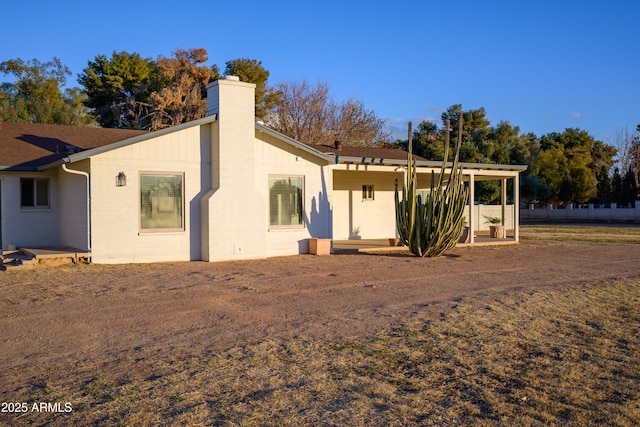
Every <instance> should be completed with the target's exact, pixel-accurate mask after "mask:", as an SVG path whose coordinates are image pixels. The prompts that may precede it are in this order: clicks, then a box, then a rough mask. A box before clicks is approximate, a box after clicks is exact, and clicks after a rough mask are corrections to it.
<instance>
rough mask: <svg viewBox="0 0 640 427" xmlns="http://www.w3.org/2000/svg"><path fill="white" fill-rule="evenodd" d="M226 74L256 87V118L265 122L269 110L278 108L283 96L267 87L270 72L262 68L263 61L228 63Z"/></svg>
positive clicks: (234, 60) (237, 60) (241, 60)
mask: <svg viewBox="0 0 640 427" xmlns="http://www.w3.org/2000/svg"><path fill="white" fill-rule="evenodd" d="M224 74H225V75H227V76H238V77H239V78H240V81H243V82H248V83H254V84H255V85H256V117H258V118H259V119H262V120H264V118H265V116H266V115H267V113H268V112H269V110H272V109H273V108H274V107H275V106H276V103H277V102H278V99H279V98H280V96H281V95H280V93H278V92H277V91H276V90H274V88H271V87H268V86H267V81H268V80H269V71H267V70H266V69H265V68H264V67H263V66H262V62H261V61H257V60H255V59H249V58H238V59H233V60H231V61H227V62H226V68H225V70H224Z"/></svg>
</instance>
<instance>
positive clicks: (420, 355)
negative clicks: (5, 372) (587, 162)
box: [0, 279, 640, 426]
mask: <svg viewBox="0 0 640 427" xmlns="http://www.w3.org/2000/svg"><path fill="white" fill-rule="evenodd" d="M443 310H445V311H443V313H442V314H441V315H440V319H439V320H438V321H435V322H431V323H428V324H408V325H405V327H403V328H401V329H398V330H396V331H395V333H393V334H391V335H381V336H378V337H377V338H375V339H373V340H368V341H362V342H358V341H356V342H347V343H341V344H336V343H329V342H316V341H306V340H287V341H274V340H268V339H267V340H265V341H264V342H263V343H261V344H259V345H254V346H246V347H237V348H233V349H231V350H229V351H227V352H224V353H220V354H208V355H201V356H194V355H187V354H171V355H170V356H168V357H166V356H165V357H162V358H160V357H159V358H157V359H155V360H149V359H145V360H144V361H142V362H141V366H140V370H141V371H143V372H149V375H148V376H146V378H144V379H138V380H130V379H128V378H111V377H110V376H109V373H108V372H103V373H102V374H96V376H95V377H94V378H92V379H91V380H89V381H84V382H77V381H75V380H74V378H72V377H71V378H68V380H67V381H66V382H61V383H57V384H54V383H50V382H46V381H44V382H34V383H32V384H30V385H29V390H22V391H21V392H22V394H21V398H20V399H22V400H23V399H28V400H29V401H49V402H56V401H58V402H67V401H68V402H72V403H73V408H74V410H73V412H72V413H71V414H55V415H46V414H33V413H28V414H25V415H23V416H20V417H17V416H15V415H12V416H11V417H8V416H7V414H1V415H0V423H4V424H3V425H20V424H22V425H30V424H36V425H37V424H39V423H42V425H44V424H47V425H71V424H75V425H120V426H129V425H131V426H133V425H230V426H263V425H285V426H287V425H291V426H294V425H295V426H300V425H351V426H360V425H362V426H364V425H385V426H393V425H469V424H471V425H576V426H578V425H579V426H582V425H593V424H604V425H620V426H634V425H640V403H639V402H640V389H639V387H638V384H639V383H640V372H639V371H638V369H637V361H638V360H640V279H636V280H623V281H614V282H602V283H593V284H588V285H583V286H579V287H571V288H566V289H560V290H554V291H544V292H543V291H539V292H531V293H517V294H506V295H501V296H499V297H495V296H494V297H483V298H477V299H474V300H469V301H464V302H463V301H459V302H457V303H452V304H450V305H448V306H447V307H445V308H443ZM142 365H144V366H142ZM84 368H85V370H86V369H91V368H92V367H84ZM95 372H101V371H100V368H99V367H95Z"/></svg>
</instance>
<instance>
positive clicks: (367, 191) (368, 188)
mask: <svg viewBox="0 0 640 427" xmlns="http://www.w3.org/2000/svg"><path fill="white" fill-rule="evenodd" d="M373 194H374V193H373V185H363V186H362V200H373Z"/></svg>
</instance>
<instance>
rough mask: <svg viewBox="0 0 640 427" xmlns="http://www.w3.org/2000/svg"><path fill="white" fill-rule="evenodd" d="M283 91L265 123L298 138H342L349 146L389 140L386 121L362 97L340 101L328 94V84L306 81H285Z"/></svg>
mask: <svg viewBox="0 0 640 427" xmlns="http://www.w3.org/2000/svg"><path fill="white" fill-rule="evenodd" d="M275 90H276V91H277V92H278V93H279V94H280V96H279V98H278V100H277V102H276V103H275V107H274V108H273V109H272V110H271V111H270V112H269V113H268V114H267V116H266V117H265V123H266V124H267V125H268V126H270V127H271V128H273V129H275V130H276V131H278V132H281V133H283V134H285V135H287V136H289V137H291V138H293V139H297V140H298V141H301V142H304V143H307V144H314V145H332V144H333V143H334V141H336V140H339V141H341V142H342V143H344V144H345V145H350V146H377V145H380V144H382V143H383V142H384V141H386V140H388V138H389V135H388V134H387V133H385V132H384V130H383V127H384V121H383V120H382V119H380V118H378V117H377V116H376V115H375V113H374V112H373V111H371V110H367V109H366V108H365V107H364V104H362V103H361V102H360V101H357V100H353V99H352V100H349V101H346V102H344V103H342V104H337V103H336V102H335V101H334V100H333V99H332V98H331V97H330V95H329V85H328V84H327V83H323V82H319V83H318V84H317V85H316V86H312V85H310V84H309V83H308V82H307V81H301V82H287V81H285V82H282V83H280V84H278V85H277V86H276V87H275Z"/></svg>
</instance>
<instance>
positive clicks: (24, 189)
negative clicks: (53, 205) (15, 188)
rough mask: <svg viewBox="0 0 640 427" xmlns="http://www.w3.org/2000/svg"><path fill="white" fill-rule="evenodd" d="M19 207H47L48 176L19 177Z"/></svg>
mask: <svg viewBox="0 0 640 427" xmlns="http://www.w3.org/2000/svg"><path fill="white" fill-rule="evenodd" d="M20 207H21V208H48V207H49V178H20Z"/></svg>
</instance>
